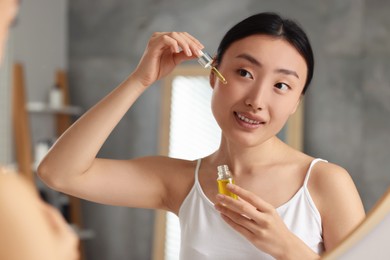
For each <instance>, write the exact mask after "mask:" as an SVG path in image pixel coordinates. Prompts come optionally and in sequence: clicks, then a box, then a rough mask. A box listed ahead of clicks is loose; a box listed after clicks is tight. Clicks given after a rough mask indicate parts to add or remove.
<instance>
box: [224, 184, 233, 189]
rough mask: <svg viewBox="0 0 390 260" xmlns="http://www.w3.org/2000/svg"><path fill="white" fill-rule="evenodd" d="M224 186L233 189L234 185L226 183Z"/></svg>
mask: <svg viewBox="0 0 390 260" xmlns="http://www.w3.org/2000/svg"><path fill="white" fill-rule="evenodd" d="M226 187H227V188H229V189H234V185H233V184H231V183H228V184H226Z"/></svg>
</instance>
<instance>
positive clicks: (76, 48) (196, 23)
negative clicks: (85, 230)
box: [68, 0, 390, 260]
mask: <svg viewBox="0 0 390 260" xmlns="http://www.w3.org/2000/svg"><path fill="white" fill-rule="evenodd" d="M262 11H276V12H279V13H281V14H283V15H286V16H288V17H291V18H293V19H296V20H297V21H299V22H300V23H301V25H302V26H303V28H304V29H305V30H306V31H307V33H308V35H309V37H310V38H311V41H312V44H313V48H314V51H315V56H316V69H315V76H314V80H313V83H312V85H311V89H309V91H308V93H307V96H306V98H305V127H304V128H305V129H304V131H305V133H304V141H305V151H306V152H307V153H309V154H311V155H313V156H316V157H321V158H324V159H327V160H329V161H330V162H334V163H337V164H340V165H342V166H344V167H345V168H346V169H347V170H348V171H349V172H350V174H351V176H352V177H353V179H354V181H355V183H356V185H357V187H358V189H359V192H360V194H361V196H362V199H363V201H364V204H365V207H366V209H367V210H369V209H371V208H372V206H373V205H374V203H375V202H376V201H377V199H378V198H379V197H380V195H381V194H382V193H383V192H384V191H385V190H386V189H387V187H389V185H390V178H389V169H390V161H389V159H388V158H389V148H388V147H389V146H390V135H389V133H390V120H389V112H390V102H389V100H390V74H389V71H390V47H389V46H390V18H389V16H388V15H387V14H388V12H389V11H390V2H389V1H386V0H371V1H365V0H344V1H337V0H330V1H312V0H294V1H281V0H272V1H271V0H268V1H265V0H263V1H259V0H241V1H234V0H213V1H206V0H202V1H189V0H186V1H183V0H170V1H168V0H144V1H135V0H132V1H129V0H116V1H105V0H98V1H94V2H93V3H91V2H90V1H80V0H77V1H76V0H70V1H69V12H68V20H69V24H68V25H69V34H68V37H69V50H68V53H69V72H70V74H69V75H70V85H71V98H72V101H73V103H75V104H76V105H80V106H82V107H84V108H88V107H90V106H92V105H93V104H95V103H96V102H97V101H98V100H99V99H101V98H102V97H104V96H105V95H106V94H107V93H108V92H109V91H110V90H112V89H113V88H114V87H115V86H116V85H117V84H119V83H120V82H121V81H122V80H124V79H125V78H126V77H127V75H128V74H129V73H130V72H131V71H132V70H133V69H134V68H135V66H136V65H137V62H138V60H139V58H140V57H141V55H142V52H143V50H144V47H145V45H146V43H147V41H148V39H149V37H150V36H151V34H152V33H153V32H154V31H171V30H174V31H188V32H190V33H191V34H193V35H194V36H196V37H197V38H198V39H200V40H201V41H202V42H203V43H204V45H205V46H206V50H207V51H209V52H211V53H213V52H215V50H216V47H217V45H218V43H219V41H220V39H221V38H222V36H223V34H224V33H225V32H226V30H227V29H228V28H230V27H231V26H232V25H233V24H235V23H236V22H237V21H239V20H241V19H243V18H244V17H246V16H248V15H250V14H253V13H256V12H262ZM159 106H160V88H159V83H156V84H155V86H153V87H151V88H150V89H149V90H148V91H146V93H144V95H143V96H142V97H141V98H140V99H139V100H138V101H137V103H136V105H135V106H134V108H132V109H131V110H130V111H129V112H128V113H127V114H126V116H125V117H124V118H123V120H122V121H121V122H120V124H119V125H118V127H117V128H116V129H115V130H114V132H113V133H112V135H111V136H110V137H109V139H108V141H107V142H106V144H105V145H104V146H103V148H102V150H101V152H100V154H99V155H100V156H105V157H109V158H118V159H119V158H133V157H138V156H143V155H148V154H157V152H158V151H157V148H158V139H157V137H158V135H157V133H158V129H159ZM330 174H331V173H330ZM83 213H84V222H85V225H86V226H87V227H89V228H92V229H94V230H95V231H96V238H95V239H93V240H88V241H86V243H85V245H86V253H87V256H88V259H93V260H100V259H101V260H105V259H115V260H122V259H123V260H124V259H126V260H128V259H150V258H151V247H152V236H153V220H154V212H153V211H151V210H140V209H128V208H118V207H110V206H103V205H98V204H94V203H88V202H85V203H83Z"/></svg>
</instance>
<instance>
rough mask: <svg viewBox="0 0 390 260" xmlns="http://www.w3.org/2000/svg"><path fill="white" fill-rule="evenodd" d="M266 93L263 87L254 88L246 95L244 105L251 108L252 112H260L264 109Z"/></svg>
mask: <svg viewBox="0 0 390 260" xmlns="http://www.w3.org/2000/svg"><path fill="white" fill-rule="evenodd" d="M266 96H267V93H266V91H265V88H264V87H256V88H254V89H253V90H252V91H251V92H249V93H248V95H247V97H246V99H245V105H247V106H249V107H251V108H252V110H253V112H256V111H261V110H263V109H264V108H265V103H266V102H265V100H266Z"/></svg>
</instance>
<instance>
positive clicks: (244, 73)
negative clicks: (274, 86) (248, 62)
mask: <svg viewBox="0 0 390 260" xmlns="http://www.w3.org/2000/svg"><path fill="white" fill-rule="evenodd" d="M237 72H238V74H239V75H240V76H241V77H244V78H250V79H253V76H252V74H250V73H249V72H248V71H247V70H244V69H238V70H237Z"/></svg>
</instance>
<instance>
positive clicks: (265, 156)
mask: <svg viewBox="0 0 390 260" xmlns="http://www.w3.org/2000/svg"><path fill="white" fill-rule="evenodd" d="M288 150H289V149H288V146H287V145H286V144H285V143H283V142H282V141H281V140H280V139H279V138H277V137H276V136H274V137H272V138H270V139H268V140H267V141H265V142H264V143H262V144H260V145H257V146H253V147H242V146H239V145H237V144H234V143H230V142H228V141H226V139H224V138H222V141H221V145H220V147H219V149H218V150H217V151H216V152H215V153H213V154H212V155H210V157H209V159H210V163H212V164H218V165H221V164H227V165H228V166H229V168H230V169H231V170H232V171H233V172H235V173H239V172H252V171H255V169H256V168H257V167H261V166H265V165H270V164H274V163H276V162H277V161H280V159H281V158H282V157H284V156H285V155H286V153H287V152H288Z"/></svg>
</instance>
